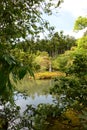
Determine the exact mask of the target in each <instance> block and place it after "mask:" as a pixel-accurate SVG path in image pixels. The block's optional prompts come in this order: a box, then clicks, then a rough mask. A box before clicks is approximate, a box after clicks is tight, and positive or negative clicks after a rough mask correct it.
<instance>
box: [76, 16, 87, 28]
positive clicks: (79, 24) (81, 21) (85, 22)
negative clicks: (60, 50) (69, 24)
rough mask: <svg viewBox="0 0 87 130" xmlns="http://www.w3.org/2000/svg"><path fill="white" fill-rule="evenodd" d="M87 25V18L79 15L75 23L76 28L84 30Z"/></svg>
mask: <svg viewBox="0 0 87 130" xmlns="http://www.w3.org/2000/svg"><path fill="white" fill-rule="evenodd" d="M86 27H87V18H86V17H82V16H79V17H78V18H77V20H76V21H75V24H74V30H82V29H84V28H86Z"/></svg>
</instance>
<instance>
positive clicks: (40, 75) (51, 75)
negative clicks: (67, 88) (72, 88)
mask: <svg viewBox="0 0 87 130" xmlns="http://www.w3.org/2000/svg"><path fill="white" fill-rule="evenodd" d="M61 75H64V73H62V72H39V73H35V79H53V78H55V77H59V76H61Z"/></svg>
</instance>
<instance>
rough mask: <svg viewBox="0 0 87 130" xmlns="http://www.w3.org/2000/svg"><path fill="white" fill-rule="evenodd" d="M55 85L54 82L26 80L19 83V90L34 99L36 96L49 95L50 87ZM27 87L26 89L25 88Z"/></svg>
mask: <svg viewBox="0 0 87 130" xmlns="http://www.w3.org/2000/svg"><path fill="white" fill-rule="evenodd" d="M52 85H53V80H29V81H28V80H27V78H24V79H23V80H22V81H21V82H18V83H17V88H16V89H17V90H18V91H20V92H25V93H26V94H27V95H28V96H31V97H32V98H34V97H35V94H37V95H38V96H40V95H47V94H48V92H49V89H50V87H52ZM25 86H26V87H25Z"/></svg>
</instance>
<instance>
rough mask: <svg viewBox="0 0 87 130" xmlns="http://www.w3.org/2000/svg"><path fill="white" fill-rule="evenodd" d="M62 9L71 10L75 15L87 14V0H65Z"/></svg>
mask: <svg viewBox="0 0 87 130" xmlns="http://www.w3.org/2000/svg"><path fill="white" fill-rule="evenodd" d="M61 11H63V12H65V11H68V12H70V13H71V14H72V15H73V16H74V17H78V16H81V15H85V16H86V15H87V0H64V3H63V4H61Z"/></svg>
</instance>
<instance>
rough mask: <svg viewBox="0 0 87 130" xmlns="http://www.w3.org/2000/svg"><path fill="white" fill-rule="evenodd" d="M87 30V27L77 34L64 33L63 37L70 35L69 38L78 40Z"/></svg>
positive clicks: (71, 32) (72, 32)
mask: <svg viewBox="0 0 87 130" xmlns="http://www.w3.org/2000/svg"><path fill="white" fill-rule="evenodd" d="M86 30H87V27H86V28H85V29H83V30H80V31H78V32H74V31H64V34H65V35H68V34H69V35H70V36H73V37H75V38H76V39H77V38H80V37H82V36H83V34H84V32H85V31H86Z"/></svg>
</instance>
